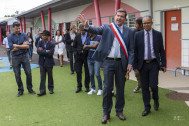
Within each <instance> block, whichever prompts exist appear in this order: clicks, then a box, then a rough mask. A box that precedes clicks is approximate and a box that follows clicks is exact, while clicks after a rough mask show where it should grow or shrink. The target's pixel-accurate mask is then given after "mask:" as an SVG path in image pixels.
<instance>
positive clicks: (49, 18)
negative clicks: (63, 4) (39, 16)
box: [48, 8, 51, 41]
mask: <svg viewBox="0 0 189 126" xmlns="http://www.w3.org/2000/svg"><path fill="white" fill-rule="evenodd" d="M48 20H49V32H50V33H51V8H49V9H48ZM50 41H51V36H50Z"/></svg>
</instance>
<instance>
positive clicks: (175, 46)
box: [165, 10, 181, 69]
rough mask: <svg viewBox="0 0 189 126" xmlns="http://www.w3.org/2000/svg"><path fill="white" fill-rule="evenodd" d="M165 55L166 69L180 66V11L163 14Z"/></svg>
mask: <svg viewBox="0 0 189 126" xmlns="http://www.w3.org/2000/svg"><path fill="white" fill-rule="evenodd" d="M165 53H166V59H167V68H168V69H175V68H176V67H179V66H181V10H174V11H166V12H165Z"/></svg>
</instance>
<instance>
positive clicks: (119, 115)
mask: <svg viewBox="0 0 189 126" xmlns="http://www.w3.org/2000/svg"><path fill="white" fill-rule="evenodd" d="M116 116H117V117H118V118H119V119H120V120H126V118H125V116H124V115H123V113H122V112H117V114H116Z"/></svg>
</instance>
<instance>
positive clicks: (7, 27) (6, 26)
mask: <svg viewBox="0 0 189 126" xmlns="http://www.w3.org/2000/svg"><path fill="white" fill-rule="evenodd" d="M6 31H8V24H7V23H6Z"/></svg>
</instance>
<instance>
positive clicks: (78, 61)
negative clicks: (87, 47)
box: [75, 53, 90, 88]
mask: <svg viewBox="0 0 189 126" xmlns="http://www.w3.org/2000/svg"><path fill="white" fill-rule="evenodd" d="M83 65H84V69H85V88H89V83H90V75H89V69H88V64H87V57H86V56H84V55H83V54H82V53H81V54H75V70H76V73H77V88H82V67H83Z"/></svg>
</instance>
